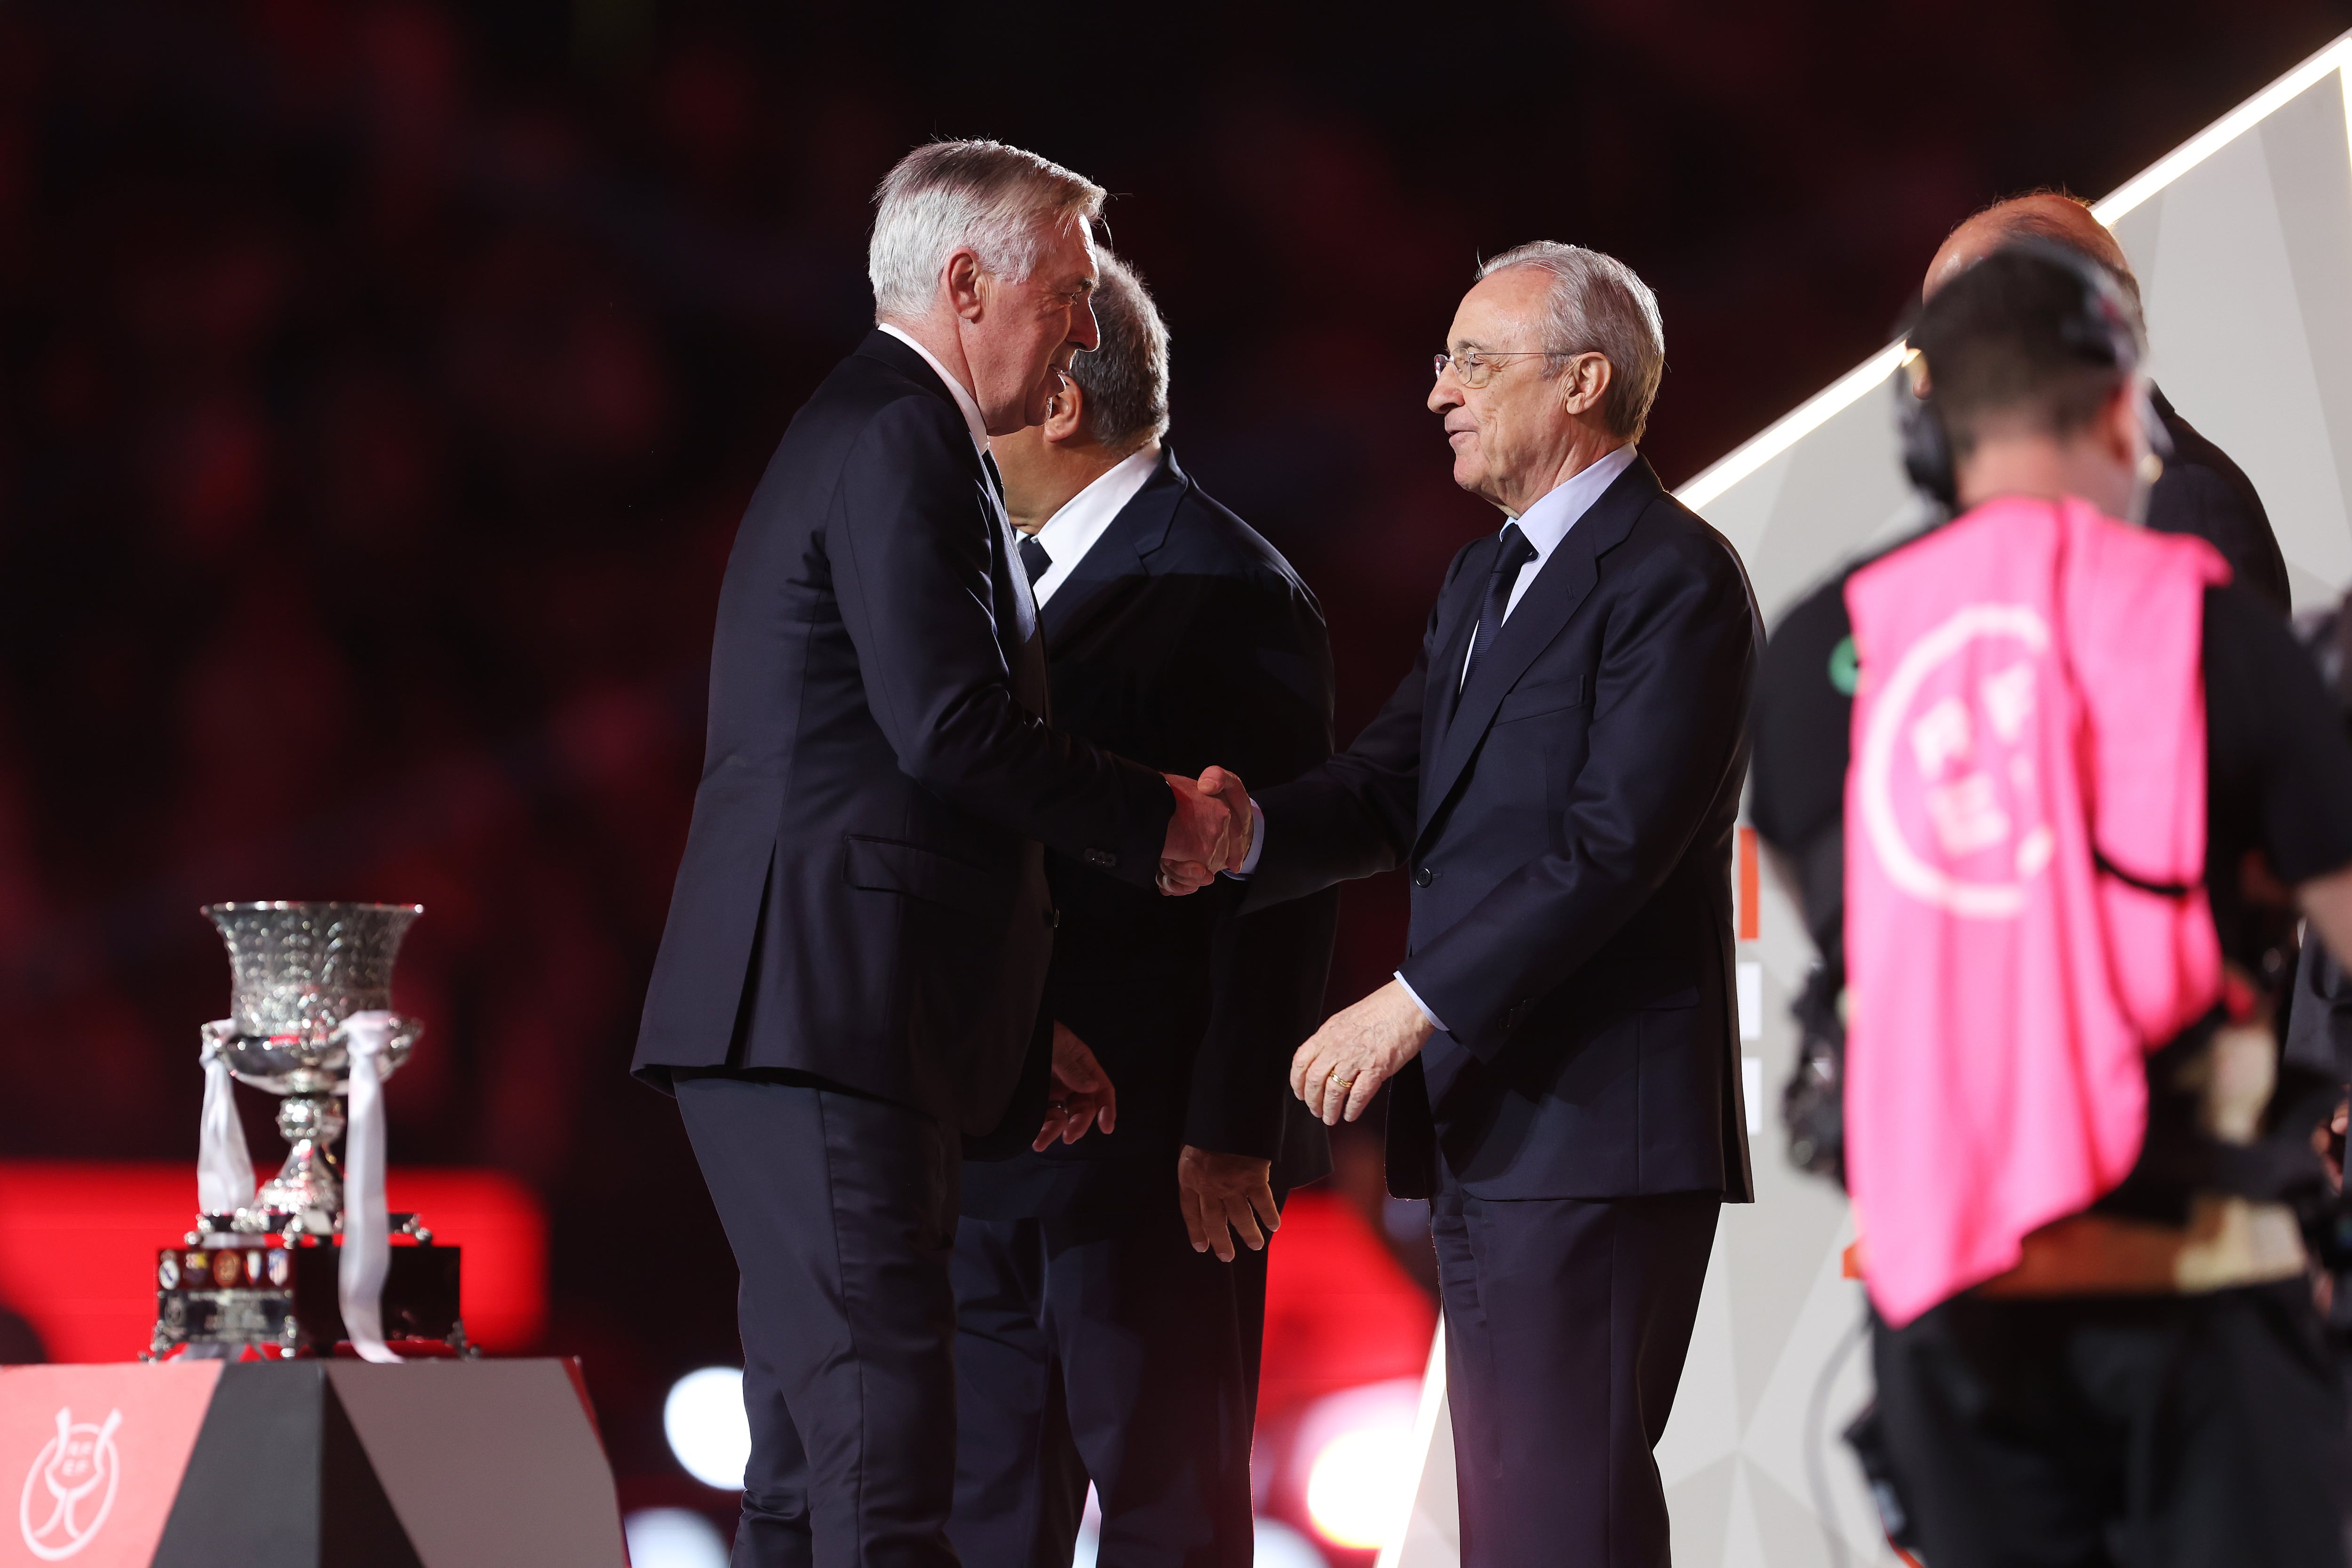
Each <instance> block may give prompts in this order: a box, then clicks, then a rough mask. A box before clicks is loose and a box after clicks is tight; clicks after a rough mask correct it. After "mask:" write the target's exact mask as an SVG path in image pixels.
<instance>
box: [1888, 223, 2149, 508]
mask: <svg viewBox="0 0 2352 1568" xmlns="http://www.w3.org/2000/svg"><path fill="white" fill-rule="evenodd" d="M1993 256H2023V257H2029V258H2032V259H2033V260H2035V261H2039V262H2042V263H2043V264H2045V265H2047V266H2051V267H2055V268H2058V269H2059V270H2061V271H2063V272H2064V273H2065V274H2066V275H2067V276H2068V277H2070V278H2072V279H2074V281H2075V282H2076V283H2077V284H2078V285H2079V286H2080V289H2081V292H2080V293H2079V294H2078V295H2077V296H2076V300H2075V308H2074V310H2073V311H2071V312H2070V313H2069V314H2067V315H2066V316H2065V317H2064V318H2063V319H2062V320H2061V321H2059V323H2058V341H2059V342H2060V343H2062V344H2063V345H2064V347H2065V348H2066V350H2067V351H2068V353H2071V354H2072V355H2074V357H2075V358H2077V359H2080V360H2083V361H2084V362H2085V363H2091V364H2096V365H2104V366H2111V367H2113V368H2114V369H2116V370H2119V371H2121V372H2122V373H2123V374H2125V375H2126V376H2128V375H2131V374H2134V373H2135V372H2137V370H2138V369H2139V363H2140V335H2139V328H2138V326H2137V324H2136V323H2135V322H2134V321H2133V319H2132V311H2131V307H2130V305H2129V304H2127V303H2126V301H2125V299H2124V293H2123V289H2122V288H2121V287H2120V286H2119V285H2117V283H2116V280H2115V279H2114V277H2113V276H2111V275H2110V274H2109V273H2108V271H2107V269H2106V268H2104V267H2102V266H2100V265H2099V264H2098V263H2097V262H2095V261H2093V260H2092V259H2091V258H2088V257H2086V256H2083V255H2079V254H2077V253H2076V252H2074V251H2072V250H2068V249H2067V248H2065V247H2063V246H2059V245H2053V244H2052V243H2051V242H2050V241H2048V240H2046V239H2035V238H2026V239H2017V240H2011V242H2010V243H2009V244H2007V245H2004V246H2002V247H2000V249H1999V250H1996V251H1995V252H1993ZM1985 259H1986V260H1987V261H1990V260H1991V259H1992V257H1987V258H1985ZM1977 265H1978V266H1982V265H1983V263H1982V262H1979V263H1978V264H1977ZM1923 314H1924V312H1923ZM1895 432H1896V435H1897V437H1898V438H1899V440H1900V442H1901V446H1902V450H1903V472H1904V473H1905V475H1906V476H1907V477H1908V478H1909V479H1910V480H1911V483H1912V485H1913V486H1914V487H1915V488H1916V489H1919V490H1920V491H1921V492H1923V493H1924V494H1926V495H1927V496H1928V497H1929V498H1930V499H1932V500H1934V501H1935V502H1936V503H1937V505H1939V506H1941V507H1942V508H1943V509H1944V510H1946V511H1947V512H1949V511H1952V510H1956V509H1958V506H1959V488H1958V476H1957V475H1956V474H1955V473H1954V471H1953V461H1952V441H1951V436H1950V434H1949V432H1948V431H1947V430H1946V429H1945V428H1944V421H1943V416H1941V415H1940V414H1939V413H1938V412H1937V408H1936V390H1935V381H1934V377H1933V374H1932V367H1931V366H1930V365H1929V364H1928V363H1927V353H1926V351H1925V350H1924V349H1923V348H1922V347H1921V345H1920V343H1919V327H1918V324H1917V323H1916V322H1915V323H1914V325H1913V326H1912V329H1911V331H1910V332H1909V334H1908V335H1907V336H1906V338H1905V340H1904V353H1903V360H1902V363H1901V364H1900V365H1898V366H1897V367H1896V370H1895ZM2159 435H2160V433H2159Z"/></svg>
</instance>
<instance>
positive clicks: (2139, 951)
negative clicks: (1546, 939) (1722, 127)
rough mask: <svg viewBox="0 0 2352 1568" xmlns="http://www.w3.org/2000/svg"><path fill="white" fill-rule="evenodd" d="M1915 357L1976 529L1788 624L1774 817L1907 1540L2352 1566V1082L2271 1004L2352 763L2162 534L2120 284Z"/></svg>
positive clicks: (2342, 873)
mask: <svg viewBox="0 0 2352 1568" xmlns="http://www.w3.org/2000/svg"><path fill="white" fill-rule="evenodd" d="M1909 346H1910V349H1911V351H1912V353H1911V354H1910V356H1909V358H1908V359H1907V361H1906V367H1907V372H1908V374H1906V375H1903V376H1898V378H1897V380H1898V383H1900V384H1901V385H1900V387H1899V395H1901V396H1902V398H1903V399H1904V400H1905V408H1904V414H1903V417H1904V421H1905V454H1906V467H1907V468H1908V469H1909V471H1910V473H1911V475H1912V477H1913V479H1914V480H1915V481H1916V482H1917V483H1918V484H1919V485H1920V486H1921V488H1922V489H1927V490H1928V491H1929V492H1930V493H1931V494H1933V495H1935V496H1936V497H1937V499H1938V500H1942V501H1943V502H1944V503H1945V505H1946V506H1947V507H1948V508H1949V509H1950V510H1951V511H1952V512H1954V513H1955V514H1956V515H1955V516H1953V518H1952V521H1948V522H1947V523H1944V524H1942V525H1940V526H1939V527H1937V528H1934V529H1931V530H1928V531H1926V532H1924V533H1922V534H1920V535H1917V536H1916V537H1914V538H1912V539H1910V540H1908V541H1906V542H1903V543H1900V544H1898V545H1896V546H1895V547H1894V548H1893V549H1892V550H1889V551H1887V552H1885V553H1883V554H1881V555H1879V556H1878V557H1876V558H1874V559H1873V560H1870V561H1867V562H1864V563H1861V564H1859V565H1858V566H1856V567H1854V568H1853V569H1852V570H1851V571H1849V572H1847V573H1845V574H1842V575H1841V576H1840V577H1839V578H1838V579H1837V580H1836V581H1835V582H1833V583H1832V584H1829V585H1828V586H1827V587H1825V588H1823V589H1822V591H1821V592H1820V593H1819V594H1817V595H1814V596H1813V597H1812V598H1811V600H1809V601H1808V602H1807V604H1806V605H1804V606H1802V607H1801V609H1800V610H1799V611H1798V612H1795V613H1793V614H1792V615H1791V616H1790V622H1789V624H1790V625H1794V624H1796V623H1797V622H1798V620H1799V617H1800V616H1802V617H1804V618H1805V620H1806V622H1807V627H1808V635H1807V636H1806V637H1804V638H1802V639H1797V640H1791V639H1790V638H1789V637H1788V636H1787V635H1786V628H1785V627H1784V630H1783V632H1782V633H1781V634H1780V635H1776V637H1774V638H1773V639H1772V643H1771V645H1770V647H1769V648H1768V651H1767V653H1766V656H1765V659H1764V664H1763V669H1762V676H1761V686H1760V690H1759V713H1758V722H1757V731H1756V762H1755V796H1754V811H1753V815H1754V818H1755V821H1756V824H1757V826H1758V827H1759V831H1760V832H1761V834H1762V835H1763V837H1764V838H1765V839H1766V841H1767V843H1768V844H1769V846H1770V847H1771V848H1772V850H1773V852H1774V861H1775V865H1776V867H1777V868H1780V869H1781V870H1782V871H1784V872H1785V873H1787V874H1788V876H1789V879H1790V881H1791V883H1792V891H1793V892H1794V893H1795V894H1796V896H1797V898H1798V900H1799V902H1800V903H1801V905H1802V906H1803V907H1804V909H1805V911H1806V917H1807V923H1808V926H1809V929H1811V931H1813V932H1814V934H1815V936H1816V940H1817V941H1819V942H1822V947H1823V952H1824V958H1825V961H1826V962H1825V964H1824V969H1823V973H1824V974H1825V975H1826V976H1828V977H1829V983H1828V984H1827V985H1826V987H1824V989H1825V990H1826V991H1827V993H1828V996H1829V1000H1828V1002H1827V1005H1826V1007H1825V1009H1824V1010H1825V1011H1826V1012H1827V1013H1828V1014H1829V1015H1830V1016H1832V1017H1833V1018H1834V1020H1835V1021H1836V1022H1837V1023H1838V1024H1839V1025H1842V1026H1843V1028H1844V1030H1845V1038H1844V1041H1843V1085H1842V1088H1843V1095H1842V1107H1841V1109H1842V1110H1843V1176H1844V1178H1845V1180H1846V1183H1847V1185H1848V1188H1849V1191H1850V1192H1851V1194H1852V1195H1853V1202H1854V1211H1855V1219H1856V1225H1857V1228H1858V1230H1859V1232H1860V1244H1861V1249H1862V1254H1863V1258H1864V1279H1865V1281H1866V1283H1867V1285H1868V1288H1869V1293H1870V1298H1871V1305H1872V1312H1873V1318H1872V1335H1873V1347H1874V1365H1875V1370H1876V1373H1877V1384H1878V1395H1877V1412H1876V1422H1877V1430H1878V1434H1879V1436H1880V1438H1881V1440H1882V1441H1881V1445H1880V1447H1881V1452H1882V1453H1883V1456H1884V1458H1885V1463H1886V1467H1887V1468H1888V1469H1889V1470H1890V1471H1891V1480H1892V1482H1893V1485H1894V1488H1895V1491H1896V1492H1897V1493H1898V1494H1899V1496H1900V1498H1901V1500H1902V1503H1903V1505H1904V1509H1903V1511H1904V1512H1905V1513H1906V1514H1907V1516H1908V1522H1909V1526H1910V1529H1911V1531H1912V1533H1911V1535H1910V1537H1909V1539H1910V1540H1911V1541H1912V1542H1916V1546H1917V1547H1918V1549H1919V1550H1920V1552H1921V1553H1922V1554H1923V1555H1924V1557H1925V1558H1926V1560H1927V1561H1928V1562H1931V1563H1934V1564H1935V1565H1936V1568H1974V1565H1978V1564H1985V1565H1991V1564H2002V1565H2010V1564H2018V1563H2053V1564H2056V1563H2070V1564H2071V1563H2084V1564H2090V1563H2116V1564H2135V1565H2137V1564H2159V1563H2161V1564H2166V1565H2174V1564H2179V1565H2183V1568H2188V1565H2202V1564H2215V1565H2218V1564H2222V1563H2266V1564H2273V1565H2284V1564H2314V1565H2318V1564H2331V1565H2340V1564H2342V1563H2345V1561H2346V1533H2345V1521H2346V1515H2347V1483H2352V1443H2347V1434H2346V1425H2345V1422H2346V1412H2345V1404H2344V1394H2343V1392H2342V1390H2341V1388H2340V1386H2339V1384H2338V1383H2337V1380H2336V1374H2335V1371H2334V1368H2333V1366H2332V1364H2331V1358H2330V1356H2329V1354H2328V1352H2327V1351H2326V1347H2325V1343H2324V1341H2323V1338H2322V1334H2321V1330H2320V1324H2319V1321H2318V1318H2317V1314H2316V1311H2315V1307H2314V1304H2313V1300H2312V1292H2311V1289H2310V1285H2309V1282H2308V1278H2307V1270H2308V1262H2307V1257H2306V1253H2305V1247H2304V1242H2303V1232H2302V1227H2301V1225H2300V1223H2299V1222H2300V1220H2301V1219H2302V1217H2303V1215H2302V1214H2301V1213H2299V1212H2298V1211H2299V1209H2309V1208H2316V1207H2317V1206H2319V1205H2324V1204H2325V1203H2326V1201H2327V1200H2326V1185H2327V1184H2326V1174H2325V1172H2324V1170H2323V1169H2322V1168H2321V1166H2320V1164H2319V1161H2318V1156H2317V1154H2316V1153H2315V1152H2314V1150H2313V1148H2312V1143H2311V1135H2312V1133H2313V1131H2315V1129H2316V1128H2317V1127H2319V1126H2320V1125H2322V1124H2324V1122H2325V1121H2326V1118H2327V1116H2328V1115H2329V1113H2330V1111H2331V1110H2333V1107H2334V1104H2335V1100H2336V1093H2337V1086H2336V1084H2334V1083H2333V1082H2331V1081H2328V1080H2327V1079H2325V1078H2324V1077H2323V1076H2321V1075H2318V1074H2314V1073H2309V1072H2305V1071H2303V1070H2301V1069H2299V1068H2296V1067H2294V1065H2292V1064H2287V1063H2283V1062H2282V1061H2281V1059H2280V1055H2279V1051H2278V1047H2277V1044H2276V1039H2275V1036H2274V1034H2273V1031H2272V1027H2271V1018H2272V1001H2273V989H2274V987H2275V986H2276V985H2277V984H2278V983H2279V981H2280V980H2281V979H2282V977H2283V976H2284V972H2285V971H2284V958H2283V956H2282V955H2283V954H2284V952H2288V951H2289V947H2288V945H2287V944H2289V943H2290V942H2291V938H2292V931H2293V924H2294V919H2295V917H2296V915H2297V913H2298V911H2299V912H2300V913H2301V914H2303V915H2305V916H2306V917H2307V918H2308V919H2309V921H2310V922H2311V924H2312V926H2313V928H2314V929H2315V931H2317V932H2318V933H2319V934H2320V935H2321V936H2322V937H2323V938H2325V939H2326V941H2328V942H2330V943H2331V944H2332V945H2334V946H2335V947H2336V951H2338V952H2352V741H2347V737H2346V735H2345V732H2344V730H2343V727H2342V726H2341V725H2340V724H2338V723H2337V722H2336V720H2335V717H2334V714H2333V711H2332V710H2331V707H2330V704H2329V702H2328V700H2327V698H2326V695H2325V693H2324V691H2323V690H2322V689H2321V686H2320V684H2319V681H2318V679H2317V678H2316V676H2315V672H2314V671H2313V669H2312V667H2311V664H2310V661H2309V660H2308V659H2307V658H2305V656H2304V654H2303V653H2302V652H2301V650H2299V649H2298V648H2297V647H2296V646H2295V644H2294V640H2293V638H2292V637H2291V636H2290V635H2289V633H2288V631H2287V629H2286V628H2285V626H2284V625H2282V624H2281V622H2280V621H2279V619H2278V617H2277V616H2276V615H2275V614H2274V613H2273V612H2272V611H2271V610H2270V609H2269V608H2268V607H2266V606H2265V605H2263V602H2262V601H2261V600H2260V599H2259V598H2258V597H2257V596H2256V595H2254V594H2253V593H2252V592H2251V591H2250V590H2249V589H2248V588H2247V587H2245V586H2244V585H2242V584H2238V583H2236V582H2233V581H2231V568H2230V566H2229V564H2228V563H2227V562H2226V561H2225V560H2224V559H2223V557H2222V556H2221V552H2219V551H2217V550H2215V549H2213V548H2212V547H2211V546H2210V544H2208V543H2207V542H2204V541H2202V540H2200V539H2197V538H2193V537H2182V536H2179V535H2177V534H2168V533H2162V532H2158V531H2151V530H2148V529H2146V528H2144V527H2140V526H2137V523H2138V522H2139V521H2141V520H2142V519H2144V517H2145V508H2146V505H2147V489H2148V487H2149V484H2150V482H2151V481H2152V480H2153V479H2154V478H2155V476H2156V475H2157V473H2158V471H2159V470H2160V463H2161V458H2160V456H2159V455H2158V453H2157V452H2155V451H2152V450H2151V446H2152V444H2153V443H2155V442H2158V441H2160V439H2161V437H2160V435H2159V434H2158V433H2159V432H2160V430H2161V426H2160V424H2159V423H2158V420H2157V419H2156V417H2155V415H2154V411H2153V409H2152V407H2151V405H2150V403H2149V399H2148V393H2147V383H2146V381H2145V379H2144V377H2143V375H2142V374H2141V371H2140V361H2141V356H2142V352H2143V350H2142V342H2141V338H2140V333H2139V329H2138V325H2137V312H2136V311H2135V310H2132V308H2131V306H2130V304H2129V301H2128V300H2127V299H2126V297H2125V296H2124V295H2123V294H2122V293H2121V292H2120V290H2119V289H2117V287H2116V283H2115V280H2114V279H2113V278H2112V277H2111V276H2110V275H2109V274H2108V273H2107V272H2106V271H2105V270H2104V269H2102V268H2098V267H2096V266H2095V265H2092V264H2089V263H2086V262H2085V261H2084V259H2083V258H2080V257H2078V256H2075V255H2074V254H2071V253H2070V252H2068V251H2066V250H2063V249H2061V248H2057V247H2051V246H2047V245H2042V244H2037V243H2032V242H2027V243H2023V244H2013V245H2011V246H2007V247H2000V248H1998V249H1995V250H1994V251H1992V252H1991V253H1990V255H1988V256H1986V257H1984V258H1981V259H1979V261H1978V262H1977V263H1976V264H1975V265H1974V266H1972V267H1969V268H1966V269H1965V270H1962V271H1959V272H1958V273H1957V274H1956V275H1954V276H1951V277H1949V278H1948V279H1944V280H1943V282H1942V286H1941V287H1940V288H1939V289H1937V291H1936V292H1935V294H1934V295H1933V296H1932V297H1931V298H1930V299H1929V300H1927V304H1926V306H1925V308H1924V309H1923V311H1922V313H1921V315H1920V318H1919V321H1918V324H1917V326H1916V329H1915V331H1913V332H1912V334H1911V337H1910V341H1909ZM2126 519H2128V520H2131V521H2124V520H2126Z"/></svg>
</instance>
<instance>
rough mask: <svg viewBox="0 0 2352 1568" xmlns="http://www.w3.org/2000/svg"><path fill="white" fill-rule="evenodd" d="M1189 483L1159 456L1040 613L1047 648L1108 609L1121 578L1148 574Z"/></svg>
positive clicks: (1170, 458) (1172, 460)
mask: <svg viewBox="0 0 2352 1568" xmlns="http://www.w3.org/2000/svg"><path fill="white" fill-rule="evenodd" d="M1189 489H1192V480H1190V479H1186V478H1185V477H1184V471H1183V470H1182V469H1181V468H1178V467H1177V466H1176V456H1175V454H1174V453H1172V452H1167V451H1163V452H1162V453H1161V454H1160V466H1159V467H1158V468H1155V469H1153V470H1152V474H1151V477H1150V479H1146V480H1144V481H1143V488H1142V489H1139V490H1137V491H1136V492H1135V494H1134V495H1133V496H1132V497H1130V498H1129V500H1128V503H1127V504H1126V505H1125V506H1123V507H1121V508H1119V510H1118V516H1117V517H1115V518H1113V519H1111V521H1110V526H1108V528H1106V529H1104V530H1103V531H1102V534H1101V536H1100V537H1099V538H1097V540H1096V541H1095V542H1094V547H1093V548H1092V549H1090V550H1088V551H1087V552H1086V554H1085V555H1084V556H1083V557H1081V558H1080V560H1079V562H1078V563H1077V565H1076V566H1075V567H1073V568H1072V569H1071V572H1070V574H1069V575H1068V576H1067V577H1066V578H1064V579H1063V580H1062V585H1061V586H1060V587H1059V588H1056V589H1055V590H1054V596H1053V598H1051V599H1050V600H1048V601H1046V603H1045V605H1044V607H1043V608H1041V609H1040V610H1039V611H1038V614H1039V615H1041V616H1044V617H1045V642H1046V646H1047V647H1048V648H1049V649H1051V648H1056V647H1066V646H1067V645H1068V643H1069V640H1070V639H1071V638H1072V637H1076V636H1077V635H1078V633H1079V632H1080V631H1081V630H1083V629H1084V628H1085V626H1087V623H1088V622H1090V621H1092V620H1093V619H1095V617H1096V616H1097V615H1099V614H1101V613H1102V612H1103V611H1105V610H1107V609H1108V607H1109V606H1110V605H1111V604H1112V603H1113V599H1112V597H1111V596H1110V595H1107V594H1106V593H1105V590H1106V589H1108V588H1110V587H1112V586H1114V585H1115V584H1117V583H1118V581H1119V580H1120V579H1121V578H1129V577H1148V576H1150V574H1151V572H1150V563H1149V562H1148V561H1147V560H1146V557H1147V556H1149V555H1150V553H1151V552H1154V551H1156V550H1158V549H1159V548H1160V545H1161V544H1163V543H1164V542H1166V541H1167V538H1168V523H1169V520H1170V519H1171V518H1172V517H1174V516H1175V514H1176V507H1177V504H1178V503H1179V502H1180V501H1181V500H1183V499H1184V493H1185V492H1186V491H1187V490H1189Z"/></svg>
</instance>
